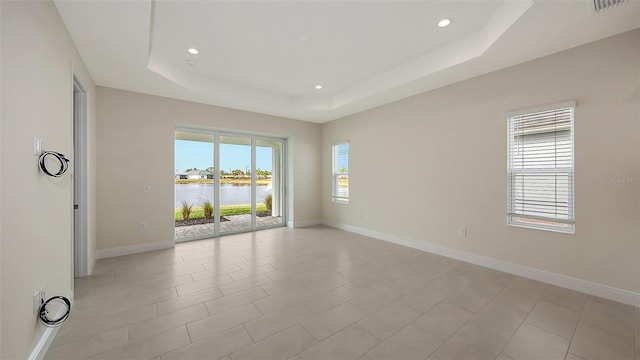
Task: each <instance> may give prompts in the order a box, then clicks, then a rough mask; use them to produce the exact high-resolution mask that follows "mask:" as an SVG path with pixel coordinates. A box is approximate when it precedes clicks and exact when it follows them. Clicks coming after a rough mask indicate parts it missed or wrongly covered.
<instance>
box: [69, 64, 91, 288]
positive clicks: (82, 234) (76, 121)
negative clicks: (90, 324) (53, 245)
mask: <svg viewBox="0 0 640 360" xmlns="http://www.w3.org/2000/svg"><path fill="white" fill-rule="evenodd" d="M72 99H73V100H72V101H73V159H74V160H75V161H74V163H73V184H72V185H73V194H72V196H73V204H72V205H74V206H73V207H74V210H72V211H73V274H74V277H82V276H87V275H89V274H90V272H91V264H89V255H90V254H89V227H88V220H89V216H88V210H89V207H88V203H89V201H88V172H87V164H88V159H87V150H88V149H87V137H88V136H87V92H86V91H85V90H84V87H83V86H82V84H81V83H80V81H79V80H78V78H77V77H75V76H74V77H73V98H72ZM75 205H77V206H78V208H77V209H75Z"/></svg>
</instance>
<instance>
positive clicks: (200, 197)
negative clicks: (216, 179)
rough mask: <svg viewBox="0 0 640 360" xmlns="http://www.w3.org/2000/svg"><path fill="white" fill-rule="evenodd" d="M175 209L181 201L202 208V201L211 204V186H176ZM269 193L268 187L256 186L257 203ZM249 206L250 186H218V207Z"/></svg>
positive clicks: (269, 188)
mask: <svg viewBox="0 0 640 360" xmlns="http://www.w3.org/2000/svg"><path fill="white" fill-rule="evenodd" d="M175 188H176V193H175V207H176V208H179V207H180V206H181V203H182V201H183V200H186V201H187V202H188V203H193V205H194V206H202V202H203V201H204V200H207V199H209V200H211V202H212V203H213V184H176V185H175ZM269 193H271V186H270V185H258V186H256V194H257V203H258V204H260V203H262V202H264V197H265V196H266V195H267V194H269ZM240 204H251V186H249V185H233V184H220V205H240Z"/></svg>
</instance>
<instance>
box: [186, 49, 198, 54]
mask: <svg viewBox="0 0 640 360" xmlns="http://www.w3.org/2000/svg"><path fill="white" fill-rule="evenodd" d="M187 51H188V52H189V54H191V55H198V53H199V51H198V49H195V48H190V49H189V50H187Z"/></svg>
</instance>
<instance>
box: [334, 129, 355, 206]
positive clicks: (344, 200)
mask: <svg viewBox="0 0 640 360" xmlns="http://www.w3.org/2000/svg"><path fill="white" fill-rule="evenodd" d="M340 145H347V146H348V147H349V148H348V151H347V172H346V173H341V172H339V169H337V166H338V165H339V164H337V155H338V154H337V153H336V152H337V151H338V148H339V146H340ZM350 162H351V144H350V142H349V140H342V141H336V142H334V143H332V144H331V201H332V202H334V203H336V204H345V205H346V204H349V200H350V190H351V182H350V181H349V182H348V184H347V196H340V195H339V194H338V188H339V185H338V178H339V177H340V176H345V175H346V176H347V178H349V179H350V175H349V174H350V173H351V170H350V167H351V165H350Z"/></svg>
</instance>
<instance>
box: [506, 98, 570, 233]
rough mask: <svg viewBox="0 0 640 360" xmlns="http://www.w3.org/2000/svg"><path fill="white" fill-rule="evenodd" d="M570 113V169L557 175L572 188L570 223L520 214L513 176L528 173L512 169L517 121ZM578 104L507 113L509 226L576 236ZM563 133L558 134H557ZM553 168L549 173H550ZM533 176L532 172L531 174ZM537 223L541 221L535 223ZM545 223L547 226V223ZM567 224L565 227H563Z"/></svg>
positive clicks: (568, 207)
mask: <svg viewBox="0 0 640 360" xmlns="http://www.w3.org/2000/svg"><path fill="white" fill-rule="evenodd" d="M567 108H569V109H570V124H569V141H570V145H569V146H570V147H569V149H570V154H571V161H570V166H569V167H568V169H567V168H565V170H558V171H555V172H554V173H556V174H567V179H568V181H569V184H568V186H567V191H568V193H567V201H568V206H567V218H568V219H566V220H565V219H552V218H548V217H540V216H535V215H530V214H529V215H526V214H517V213H516V212H515V211H514V210H513V209H512V206H513V204H514V201H513V196H512V189H513V186H514V185H513V179H514V174H517V173H521V174H525V173H527V171H522V170H520V171H518V170H514V169H513V168H512V164H513V134H514V120H515V118H516V117H518V116H523V115H532V114H536V113H541V112H547V111H553V110H562V109H567ZM575 109H576V102H575V101H565V102H561V103H556V104H552V105H546V106H540V107H536V108H529V109H523V110H518V111H512V112H508V113H507V225H509V226H516V227H522V228H529V229H536V230H545V231H553V232H560V233H566V234H575V218H576V217H575V189H574V187H575V138H574V134H575ZM558 131H560V130H557V131H556V132H558ZM550 169H552V168H549V169H546V170H547V171H546V172H549V171H548V170H550ZM529 172H531V170H529ZM520 219H529V220H530V221H523V220H520ZM534 221H540V222H539V223H535V222H534ZM544 222H546V223H544ZM563 224H564V225H563Z"/></svg>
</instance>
